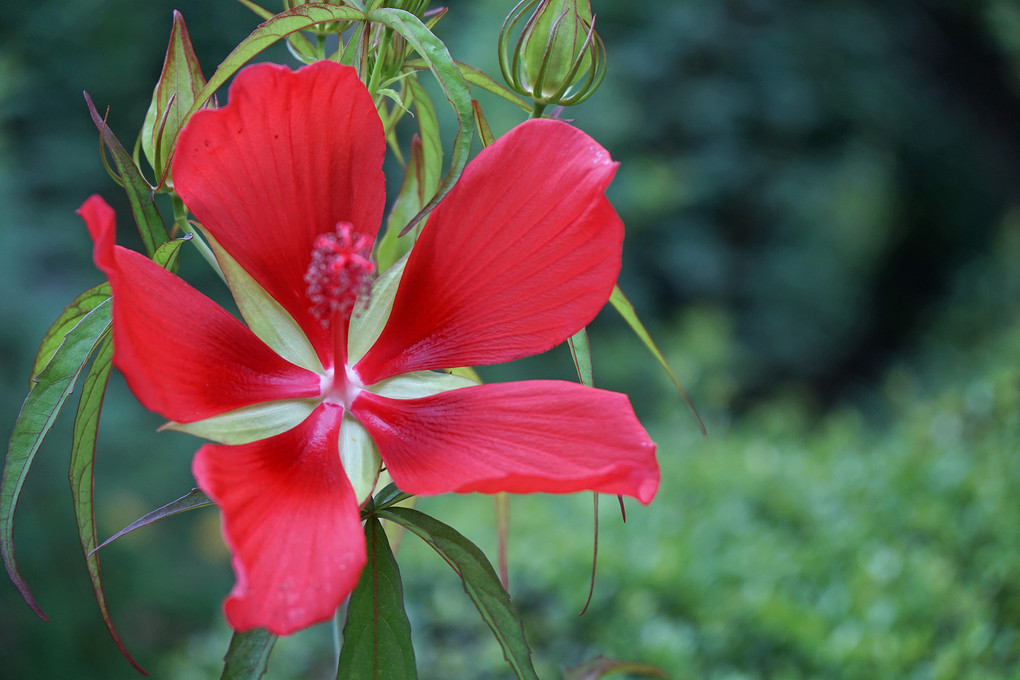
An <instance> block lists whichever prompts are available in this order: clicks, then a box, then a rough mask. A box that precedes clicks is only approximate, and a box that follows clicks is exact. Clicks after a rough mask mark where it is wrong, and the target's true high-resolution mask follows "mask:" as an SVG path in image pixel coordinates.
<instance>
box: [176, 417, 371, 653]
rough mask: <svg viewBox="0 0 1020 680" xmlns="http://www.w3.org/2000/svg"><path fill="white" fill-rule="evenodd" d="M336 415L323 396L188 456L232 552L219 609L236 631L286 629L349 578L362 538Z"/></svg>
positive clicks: (329, 609)
mask: <svg viewBox="0 0 1020 680" xmlns="http://www.w3.org/2000/svg"><path fill="white" fill-rule="evenodd" d="M341 415H342V409H339V408H336V407H334V406H328V405H323V406H320V407H319V408H318V409H317V410H316V411H315V413H313V414H312V415H311V416H309V418H308V419H307V420H305V421H304V422H303V423H302V424H301V425H298V426H297V427H295V428H294V429H293V430H289V431H287V432H284V433H283V434H280V435H277V436H275V437H272V438H270V439H264V440H262V441H258V442H254V443H252V444H245V445H242V446H220V445H218V444H208V445H206V446H203V447H202V448H201V449H199V451H198V453H197V454H196V455H195V462H194V466H193V469H194V473H195V479H197V480H198V484H199V486H200V487H201V488H202V490H203V491H205V492H206V493H207V494H209V496H210V497H211V498H212V499H213V500H215V501H216V504H217V505H219V507H220V510H221V511H222V513H223V534H224V538H225V540H226V542H227V546H228V547H229V548H230V551H231V552H232V553H233V565H234V573H235V575H236V577H237V582H236V584H235V585H234V589H233V591H231V593H230V597H229V598H227V601H226V603H225V604H224V611H225V613H226V616H227V621H229V622H230V625H231V626H233V627H234V629H236V630H239V631H243V630H250V629H252V628H266V629H268V630H269V632H270V633H273V634H274V635H286V634H288V633H292V632H294V631H296V630H299V629H301V628H305V627H307V626H310V625H312V624H315V623H319V622H320V621H325V620H326V619H328V618H330V617H331V616H333V614H334V612H336V609H337V607H338V606H340V603H342V602H343V601H344V598H346V597H347V596H348V595H349V594H350V592H351V591H352V590H353V589H354V586H355V585H356V584H357V582H358V577H359V575H360V574H361V570H362V568H363V567H364V566H365V560H366V557H365V537H364V534H363V533H362V531H361V519H360V517H359V513H358V504H357V501H355V499H354V492H353V490H352V489H351V485H350V482H348V480H347V475H346V474H345V473H344V469H343V467H342V466H341V465H340V456H339V455H338V453H337V451H338V449H337V446H338V443H337V436H338V432H339V428H340V417H341Z"/></svg>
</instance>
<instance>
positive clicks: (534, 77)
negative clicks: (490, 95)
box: [499, 0, 606, 107]
mask: <svg viewBox="0 0 1020 680" xmlns="http://www.w3.org/2000/svg"><path fill="white" fill-rule="evenodd" d="M531 10H534V12H533V13H532V14H531V18H529V19H528V20H527V22H525V23H524V27H523V28H522V29H521V30H520V34H519V35H518V37H517V40H516V42H515V43H513V47H512V50H511V49H510V47H511V39H512V35H513V34H516V32H517V26H518V24H519V23H520V22H521V20H522V19H523V17H524V16H525V15H526V14H527V13H528V12H530V11H531ZM499 66H500V70H501V71H502V72H503V78H504V79H505V80H506V82H507V84H509V85H510V87H511V88H512V89H513V90H515V91H516V92H518V93H519V94H521V95H524V96H525V97H530V98H531V99H532V100H533V101H534V102H535V103H536V105H538V106H539V107H544V106H545V105H548V104H554V105H561V106H570V105H572V104H579V103H581V102H582V101H584V100H585V99H587V98H588V97H590V96H591V95H592V93H594V92H595V90H596V89H598V86H599V85H600V84H601V83H602V77H603V76H604V75H605V72H606V48H605V45H604V44H603V42H602V38H600V37H599V34H598V33H596V32H595V21H594V18H593V17H592V13H591V4H590V2H589V0H522V1H521V2H520V3H518V4H517V6H516V7H514V8H513V10H512V11H511V12H510V14H509V16H507V18H506V21H504V22H503V28H502V30H501V31H500V33H499Z"/></svg>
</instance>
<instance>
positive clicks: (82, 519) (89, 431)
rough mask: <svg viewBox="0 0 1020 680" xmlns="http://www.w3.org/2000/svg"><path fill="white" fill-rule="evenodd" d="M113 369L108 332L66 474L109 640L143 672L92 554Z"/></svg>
mask: <svg viewBox="0 0 1020 680" xmlns="http://www.w3.org/2000/svg"><path fill="white" fill-rule="evenodd" d="M112 368H113V341H112V339H111V337H110V333H109V331H107V332H106V333H105V334H104V336H103V342H102V345H100V347H99V350H98V351H96V358H95V359H94V360H93V362H92V368H90V369H89V373H88V375H87V376H85V381H84V383H82V390H81V398H80V399H79V400H78V412H77V413H76V414H75V417H74V435H73V437H72V445H71V467H70V469H69V470H68V473H67V481H68V482H70V484H71V503H72V505H73V507H74V518H75V521H76V522H77V524H78V539H79V540H80V541H81V548H82V552H83V553H84V554H85V566H86V567H87V568H88V572H89V580H90V581H91V582H92V591H93V592H94V593H95V595H96V603H97V604H98V605H99V615H100V616H101V617H102V619H103V624H104V625H105V626H106V630H107V631H109V633H110V637H112V638H113V641H114V643H115V644H116V645H117V648H118V649H119V650H120V653H121V654H123V655H124V658H125V659H127V660H128V662H129V663H130V664H131V665H132V666H134V667H135V669H136V670H138V671H139V672H141V673H143V674H144V673H145V671H144V670H143V669H142V667H141V666H139V665H138V664H137V663H136V662H135V660H134V659H133V658H132V657H131V654H129V653H128V651H127V648H126V647H125V646H124V643H123V642H121V639H120V636H119V635H117V629H116V628H115V627H114V625H113V619H112V618H111V616H110V610H109V607H108V606H107V604H106V595H105V593H104V592H103V579H102V575H101V572H100V568H99V557H98V556H96V555H93V554H92V551H93V550H95V548H96V516H95V513H94V511H93V490H94V484H93V482H94V480H95V476H94V470H95V466H94V462H95V456H96V435H97V434H98V431H99V414H100V411H101V410H102V408H103V396H104V395H105V394H106V385H107V383H108V382H109V380H110V370H111V369H112Z"/></svg>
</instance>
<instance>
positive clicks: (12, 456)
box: [0, 299, 110, 619]
mask: <svg viewBox="0 0 1020 680" xmlns="http://www.w3.org/2000/svg"><path fill="white" fill-rule="evenodd" d="M109 326H110V301H109V299H107V300H105V301H103V302H101V303H99V304H98V305H96V307H95V308H94V309H92V310H91V311H89V312H88V313H87V314H85V315H84V316H83V317H81V319H80V320H79V321H78V323H77V324H76V325H75V326H74V327H73V328H71V329H70V330H69V331H68V332H67V334H66V335H65V337H64V341H63V342H62V343H61V344H60V346H59V347H58V348H57V349H56V351H55V352H54V353H53V356H52V358H51V359H50V361H49V363H47V364H46V367H45V368H43V370H42V371H40V372H39V373H38V375H36V377H35V378H34V379H33V380H34V382H35V385H34V386H33V387H32V389H31V390H30V391H29V393H28V397H27V398H26V399H25V403H24V405H22V407H21V413H19V414H18V420H17V422H15V424H14V432H13V433H12V434H11V441H10V444H9V445H8V448H7V461H6V463H5V464H4V471H3V476H2V477H0V553H2V554H3V560H4V566H5V567H6V568H7V573H8V575H9V576H10V577H11V581H13V582H14V585H15V586H17V588H18V590H19V591H20V592H21V595H22V597H24V598H25V602H27V603H28V605H29V606H30V607H31V608H32V609H33V610H34V611H35V612H36V614H38V615H39V616H40V617H42V618H44V619H45V618H46V615H45V614H44V613H43V611H42V609H41V608H40V607H39V604H38V603H37V602H36V601H35V598H34V597H33V596H32V592H31V590H30V589H29V587H28V584H27V583H26V582H25V579H24V578H23V577H22V576H21V572H20V571H18V566H17V561H16V559H15V555H14V511H15V509H16V507H17V504H18V498H19V496H20V495H21V488H22V486H23V485H24V483H25V477H26V475H27V474H28V470H29V468H30V467H31V465H32V460H33V459H34V458H35V454H36V452H37V451H38V450H39V447H40V446H41V445H42V442H43V439H44V438H45V437H46V434H47V433H48V432H49V431H50V428H51V427H53V422H54V421H55V420H56V418H57V415H58V414H59V413H60V409H61V407H62V406H63V405H64V402H65V401H67V397H68V396H70V394H71V392H72V390H73V389H74V384H75V382H76V381H77V379H78V376H80V375H81V372H82V370H84V368H85V364H86V363H87V362H88V359H89V357H90V356H92V353H93V352H95V351H96V349H97V348H98V347H99V344H100V343H101V342H102V338H103V335H104V333H105V332H106V330H107V328H109Z"/></svg>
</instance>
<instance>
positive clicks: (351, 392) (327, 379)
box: [321, 365, 365, 412]
mask: <svg viewBox="0 0 1020 680" xmlns="http://www.w3.org/2000/svg"><path fill="white" fill-rule="evenodd" d="M321 389H322V401H323V403H326V404H338V405H340V406H343V407H344V411H345V412H346V411H349V410H350V408H351V404H353V403H354V400H355V399H356V398H357V396H358V395H359V394H361V391H362V390H363V389H365V385H364V383H362V382H361V377H360V376H359V375H358V374H357V372H356V371H355V370H354V369H353V368H351V367H350V366H344V365H340V366H335V367H333V368H332V369H330V370H329V371H327V372H326V374H325V375H323V376H322V387H321Z"/></svg>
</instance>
